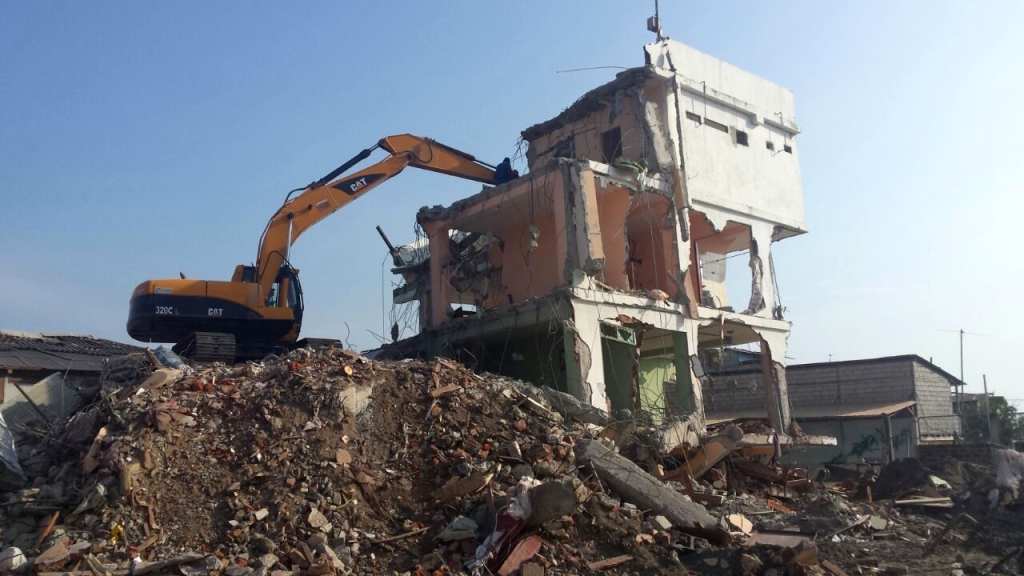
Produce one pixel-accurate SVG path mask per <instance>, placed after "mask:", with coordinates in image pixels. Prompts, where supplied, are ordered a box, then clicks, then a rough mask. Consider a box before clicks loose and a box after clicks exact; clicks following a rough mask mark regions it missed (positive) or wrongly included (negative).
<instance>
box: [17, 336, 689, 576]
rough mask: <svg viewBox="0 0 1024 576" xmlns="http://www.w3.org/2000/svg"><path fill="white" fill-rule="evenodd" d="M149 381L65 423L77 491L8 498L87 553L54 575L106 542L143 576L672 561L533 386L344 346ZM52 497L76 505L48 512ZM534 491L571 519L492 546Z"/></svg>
mask: <svg viewBox="0 0 1024 576" xmlns="http://www.w3.org/2000/svg"><path fill="white" fill-rule="evenodd" d="M132 370H135V368H126V369H124V370H118V371H117V374H118V380H117V382H111V383H108V384H110V385H108V386H107V387H106V388H105V392H104V396H103V398H104V399H103V400H102V401H101V402H99V403H98V404H96V405H95V406H93V407H92V408H90V409H89V410H86V411H84V412H82V413H80V414H78V415H77V416H76V417H75V418H74V419H73V420H72V421H71V422H69V423H68V424H67V425H66V427H65V429H64V430H62V431H61V432H60V438H61V441H60V443H59V445H60V449H59V452H57V453H55V454H54V456H55V457H56V458H55V460H54V462H60V461H61V460H63V461H64V464H63V465H61V466H56V465H54V466H50V472H49V473H48V474H46V475H45V478H36V479H35V480H36V483H37V484H48V485H54V486H60V487H61V489H60V494H56V493H54V492H44V489H42V488H30V489H26V490H22V491H20V492H18V493H12V494H9V495H8V500H9V501H12V502H15V503H20V502H24V504H16V505H15V506H14V507H13V510H11V509H8V519H9V520H10V522H5V524H6V525H8V526H10V525H11V524H16V523H17V522H21V521H24V525H25V526H24V528H23V530H22V531H23V532H24V533H25V534H26V535H28V537H27V538H22V539H21V540H20V541H19V542H18V544H21V546H22V547H23V548H24V549H26V550H36V549H38V550H40V551H44V553H43V554H42V555H41V556H40V557H39V558H42V559H43V560H44V561H47V562H50V561H51V560H50V559H49V558H47V554H48V553H49V552H50V551H51V549H53V550H57V552H58V553H59V552H62V551H63V549H64V548H66V549H68V550H69V551H70V553H69V554H68V555H67V556H64V555H63V554H59V558H58V559H56V560H53V561H52V562H51V564H50V565H49V566H50V568H52V569H55V570H59V569H64V568H71V567H73V565H74V564H76V563H78V564H80V562H78V561H79V560H82V559H83V557H85V555H86V553H88V552H90V551H91V552H93V553H94V554H96V556H97V559H99V560H102V562H105V563H107V564H109V565H110V566H109V567H110V568H114V567H117V568H124V567H127V565H128V564H129V563H131V562H132V559H133V558H137V559H138V560H139V561H141V563H139V561H136V566H135V568H136V569H137V570H136V572H135V573H136V574H137V575H138V574H139V570H142V571H143V574H144V573H146V571H159V570H167V569H171V570H174V569H175V566H176V565H177V564H181V566H182V567H181V570H183V571H184V572H186V573H189V571H190V570H191V571H195V572H197V573H200V572H204V573H205V572H208V571H210V570H206V568H209V567H215V566H219V568H218V569H219V570H230V571H231V573H230V574H229V576H244V575H246V574H249V573H253V572H255V571H260V572H261V574H262V573H267V572H270V571H273V570H280V569H289V570H305V571H308V572H309V573H310V575H311V576H313V575H316V574H321V573H327V572H334V571H338V572H341V573H349V572H353V571H354V572H356V573H363V574H381V573H391V572H392V571H398V572H410V571H416V570H427V571H430V570H436V569H438V568H443V567H444V566H447V567H448V568H444V569H445V570H452V571H456V570H457V568H458V567H460V566H462V565H463V564H465V563H467V562H472V561H473V560H474V559H475V558H477V557H478V556H479V557H481V558H482V560H481V561H480V562H479V564H480V566H481V567H488V566H489V567H490V568H491V569H496V568H497V567H498V566H497V564H500V562H501V561H502V559H503V558H504V557H505V556H508V555H509V553H510V552H512V551H513V550H514V549H515V547H516V546H519V543H521V542H522V541H523V539H524V538H526V537H528V535H529V534H532V533H536V534H537V537H538V538H539V539H541V541H542V542H543V543H542V544H541V545H540V548H539V549H538V552H540V553H541V556H540V557H544V558H552V559H554V561H556V562H560V563H562V564H563V565H566V566H573V567H574V568H572V570H573V571H585V569H586V566H587V565H588V564H589V563H590V562H594V561H599V560H601V559H604V558H607V557H609V556H617V555H623V554H629V555H630V556H631V558H630V560H629V562H630V565H631V567H633V568H640V567H644V566H646V567H647V568H649V569H653V568H658V569H661V568H663V564H665V563H666V562H668V560H667V559H666V558H667V556H666V555H667V554H668V552H669V550H670V548H669V547H668V546H669V544H670V542H671V536H668V532H666V539H665V540H664V541H661V542H660V544H659V543H655V542H654V541H653V538H651V537H650V535H648V537H647V538H641V539H640V540H637V539H636V536H637V535H638V534H640V533H641V532H643V530H644V527H643V515H642V513H640V511H638V510H636V508H635V507H634V508H632V512H630V513H629V514H627V513H624V512H622V508H621V507H620V505H621V504H622V503H621V502H619V503H618V504H617V505H616V506H613V507H611V508H602V507H600V506H598V505H597V504H596V500H593V499H594V498H596V496H594V494H595V492H596V493H604V492H606V491H605V490H604V489H603V488H602V486H601V484H600V482H599V481H598V480H597V479H596V478H594V477H590V478H589V479H587V481H586V482H584V481H583V480H581V479H580V478H578V477H577V466H576V464H575V455H574V452H573V446H574V444H575V442H576V440H578V439H580V438H585V437H590V436H592V433H591V429H596V427H593V426H590V428H588V426H587V425H584V424H581V423H568V422H565V421H564V419H563V417H562V416H561V415H560V414H559V413H558V412H557V411H555V410H554V409H552V407H551V406H550V405H549V404H548V403H547V401H546V400H545V396H544V394H543V393H542V392H541V391H540V390H539V389H537V388H534V387H532V386H530V385H527V384H524V383H521V382H517V381H512V380H509V379H506V378H503V377H499V376H493V375H477V374H474V373H472V372H471V371H469V370H468V369H466V368H464V367H462V366H460V365H457V364H453V363H450V362H447V361H445V360H439V361H435V362H422V361H414V362H405V361H402V362H376V361H372V360H369V359H366V358H364V357H362V356H360V355H358V354H356V353H353V352H350V351H345V350H338V349H331V350H326V351H319V352H313V351H310V350H299V351H296V352H294V353H292V354H290V355H289V356H287V357H280V358H278V357H271V358H268V359H267V360H265V361H263V362H258V363H248V364H245V365H240V366H235V367H225V366H213V367H184V368H181V369H178V370H158V371H157V372H155V373H153V374H152V375H150V374H148V372H149V371H146V370H139V371H138V372H139V379H142V380H144V381H142V382H138V381H132V379H131V377H130V375H129V374H128V372H130V371H132ZM108 395H109V396H108ZM544 484H548V485H556V488H557V486H563V487H564V488H559V489H556V490H555V491H554V492H551V491H549V492H551V493H553V494H554V497H553V498H555V499H554V500H552V501H550V502H543V501H541V497H540V496H536V495H535V494H536V493H540V491H536V492H535V491H534V489H535V488H536V487H537V486H538V485H544ZM76 488H77V490H76ZM517 489H518V490H521V493H520V492H516V490H517ZM41 494H42V495H44V496H47V497H51V496H59V500H57V499H54V500H53V502H55V503H56V506H54V507H52V508H47V509H45V511H44V510H38V511H36V512H34V513H33V510H32V509H31V508H32V506H34V505H36V503H37V502H38V500H39V496H40V495H41ZM527 494H530V495H534V496H531V498H533V499H534V500H533V501H532V504H533V506H534V507H535V508H542V507H543V506H548V507H550V508H552V509H555V510H556V512H555V513H551V514H548V516H547V517H545V518H542V519H541V520H540V521H538V522H537V525H536V526H531V527H525V526H519V527H517V528H516V533H515V534H509V533H506V534H505V536H507V537H508V538H507V539H506V540H502V541H501V542H500V544H499V543H498V539H495V544H494V545H493V546H492V547H493V550H487V549H485V550H483V551H481V550H479V549H478V548H486V542H485V538H486V537H488V535H489V534H491V535H493V534H498V533H500V531H501V530H502V527H501V526H499V524H500V523H501V522H502V518H503V514H504V512H503V511H504V510H507V509H508V508H509V507H510V505H515V504H516V503H517V502H518V503H519V504H523V503H526V504H528V505H529V504H530V503H531V500H530V499H528V498H526V495H527ZM517 495H518V496H517ZM517 497H519V498H520V499H519V500H518V501H516V498H517ZM604 497H605V498H606V500H607V499H608V498H611V496H610V495H608V494H604ZM588 500H593V502H592V503H591V508H594V507H597V508H599V509H600V514H594V513H592V512H587V511H586V510H587V508H585V507H583V506H582V505H581V503H584V502H586V501H588ZM55 508H59V509H60V510H61V511H62V512H61V514H60V516H59V517H60V520H61V523H60V524H59V525H58V526H57V527H56V528H55V529H53V530H52V532H50V533H49V534H44V536H47V537H48V538H47V540H46V541H45V542H44V543H42V545H38V544H36V543H35V542H32V540H34V539H35V537H36V534H37V533H38V532H37V530H38V527H37V524H38V520H36V519H35V518H37V517H39V516H42V520H43V521H44V522H45V521H46V519H48V518H51V517H52V516H48V515H49V511H50V510H53V509H55ZM627 510H628V509H627ZM540 512H544V511H543V510H541V511H540ZM536 513H537V510H534V515H533V516H531V518H534V517H536V516H537V514H536ZM44 514H45V515H44ZM460 519H461V520H460ZM453 522H454V523H458V522H463V523H464V525H462V529H461V530H460V529H458V526H456V529H453V528H451V525H452V524H453ZM30 526H31V535H29V531H30V528H29V527H30ZM467 526H468V528H467ZM612 527H614V530H609V528H612ZM647 531H648V532H650V530H647ZM627 535H628V537H627ZM5 537H13V538H7V540H8V542H9V543H14V542H13V540H14V538H16V537H17V534H14V533H10V531H8V533H6V534H5ZM517 542H518V543H517ZM531 542H532V541H531ZM183 554H186V555H184V556H183ZM188 554H192V555H188ZM531 556H532V555H531ZM211 558H212V559H213V560H211ZM528 558H529V556H527V559H528ZM158 560H159V561H163V564H161V563H147V561H153V562H156V561H158ZM38 561H39V560H38V559H37V563H38ZM168 561H169V563H168ZM139 576H141V575H139Z"/></svg>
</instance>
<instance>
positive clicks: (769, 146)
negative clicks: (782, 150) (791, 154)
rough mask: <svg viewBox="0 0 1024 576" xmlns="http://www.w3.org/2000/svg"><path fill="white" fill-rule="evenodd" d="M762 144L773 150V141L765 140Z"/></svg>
mask: <svg viewBox="0 0 1024 576" xmlns="http://www.w3.org/2000/svg"><path fill="white" fill-rule="evenodd" d="M764 146H765V148H767V149H769V150H771V151H772V152H774V151H775V142H772V141H771V140H769V141H767V142H765V143H764Z"/></svg>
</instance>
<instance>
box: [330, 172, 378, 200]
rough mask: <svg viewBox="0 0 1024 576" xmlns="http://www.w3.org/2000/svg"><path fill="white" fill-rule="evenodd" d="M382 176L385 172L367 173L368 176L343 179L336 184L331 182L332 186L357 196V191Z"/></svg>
mask: <svg viewBox="0 0 1024 576" xmlns="http://www.w3.org/2000/svg"><path fill="white" fill-rule="evenodd" d="M382 178H384V174H367V175H366V176H359V177H358V178H349V179H348V180H341V181H339V182H337V183H335V184H331V188H334V189H335V190H341V191H342V192H344V193H345V194H348V195H349V196H355V195H356V193H357V192H359V191H360V190H362V189H363V188H366V187H367V186H369V185H371V184H373V183H374V182H376V181H377V180H380V179H382Z"/></svg>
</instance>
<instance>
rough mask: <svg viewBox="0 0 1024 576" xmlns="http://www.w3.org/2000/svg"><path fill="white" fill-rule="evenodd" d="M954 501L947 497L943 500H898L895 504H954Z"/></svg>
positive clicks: (942, 498)
mask: <svg viewBox="0 0 1024 576" xmlns="http://www.w3.org/2000/svg"><path fill="white" fill-rule="evenodd" d="M952 503H953V500H952V499H951V498H949V497H948V496H947V497H941V498H908V499H906V500H896V501H895V502H893V504H911V505H917V504H952Z"/></svg>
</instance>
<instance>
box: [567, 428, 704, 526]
mask: <svg viewBox="0 0 1024 576" xmlns="http://www.w3.org/2000/svg"><path fill="white" fill-rule="evenodd" d="M576 458H577V459H578V460H579V461H580V462H583V463H585V464H590V465H591V466H593V467H594V470H596V471H597V474H598V476H600V477H601V479H602V480H604V481H605V482H607V483H608V485H609V486H611V487H612V489H613V490H615V491H616V492H617V493H619V494H620V495H621V496H622V498H623V499H624V500H627V501H629V502H632V503H634V504H636V505H637V506H639V507H640V508H643V509H647V510H650V511H652V512H654V513H655V514H660V515H662V516H664V517H665V518H667V519H668V520H669V521H670V522H672V524H673V525H675V526H678V527H680V528H697V527H698V526H697V525H698V524H699V525H700V526H699V527H701V528H703V529H705V530H712V529H714V527H715V525H716V524H717V523H716V521H715V519H714V518H712V517H711V515H710V514H708V511H707V510H706V509H705V508H704V507H703V506H701V505H700V504H696V503H694V502H690V501H689V500H687V499H686V498H683V495H682V494H680V493H678V492H676V491H674V490H672V489H670V488H669V487H667V486H665V484H663V483H662V482H661V481H660V480H658V479H657V478H655V477H654V476H651V475H650V474H648V473H647V472H644V471H643V469H641V468H640V467H639V466H637V465H636V464H634V463H633V462H632V461H630V460H629V459H628V458H626V457H625V456H622V455H621V454H619V453H618V452H615V451H614V450H612V449H611V448H608V447H607V446H605V445H604V444H602V443H600V442H598V441H596V440H582V441H580V442H579V443H577V444H576Z"/></svg>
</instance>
